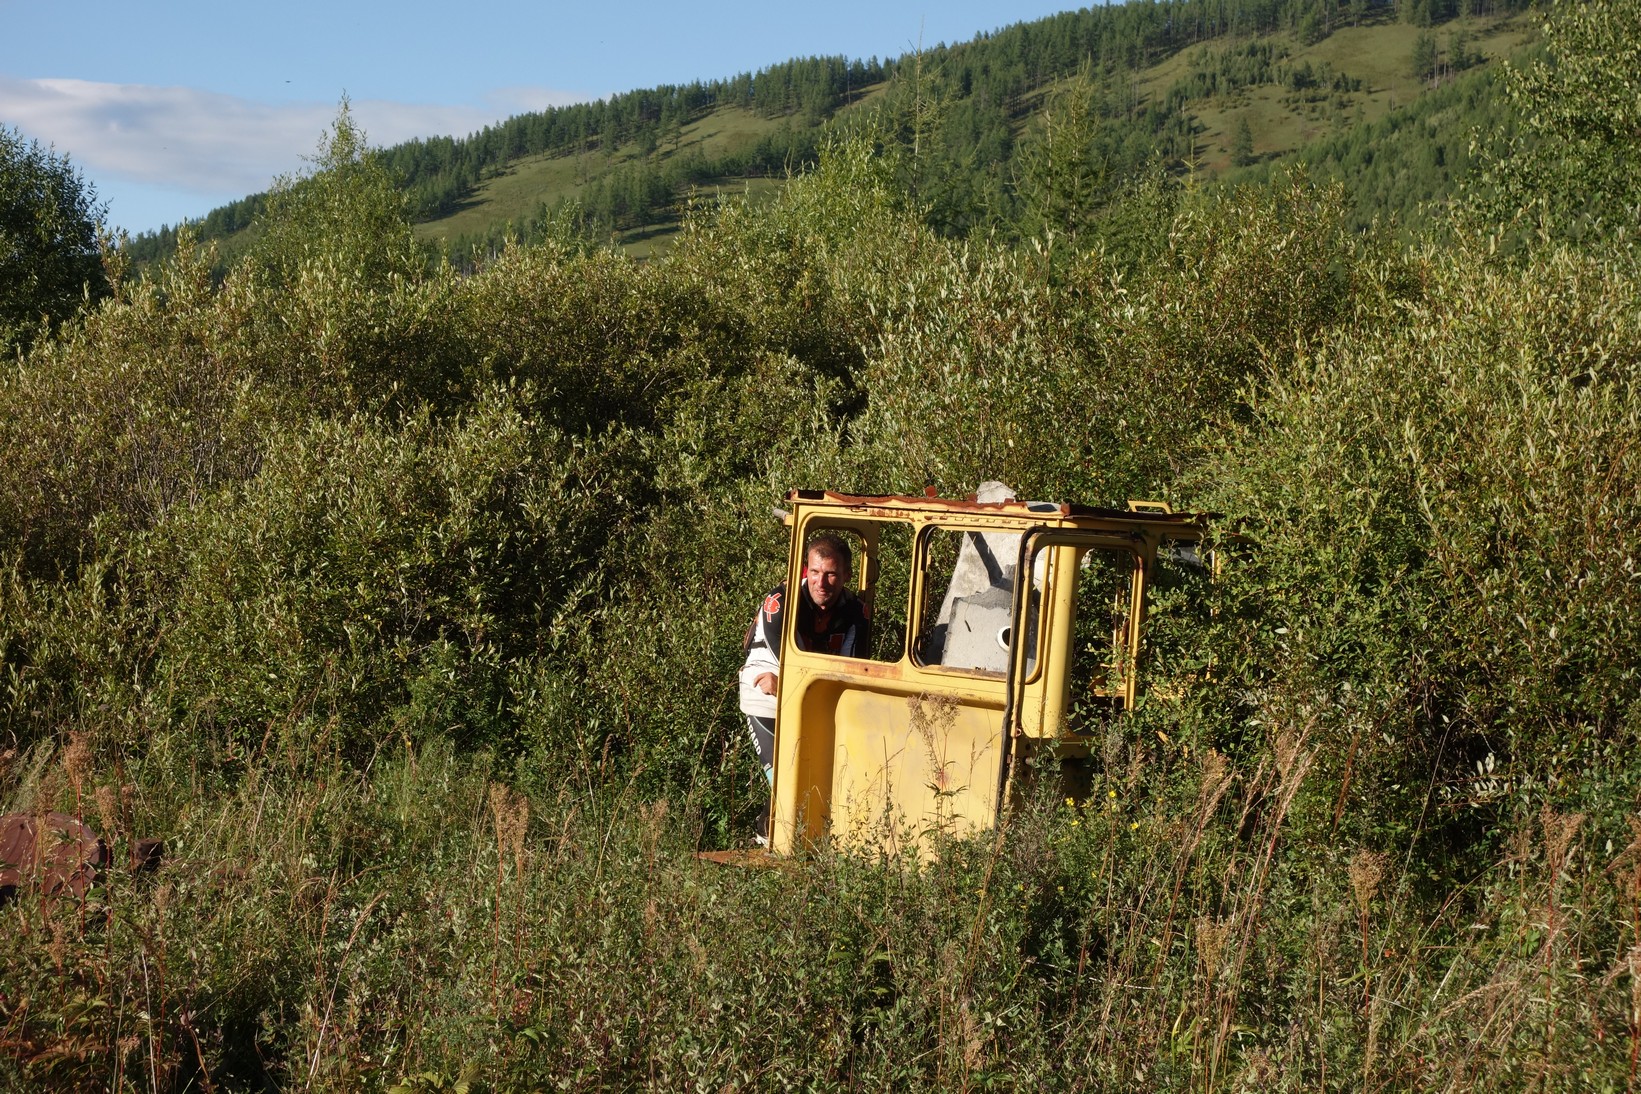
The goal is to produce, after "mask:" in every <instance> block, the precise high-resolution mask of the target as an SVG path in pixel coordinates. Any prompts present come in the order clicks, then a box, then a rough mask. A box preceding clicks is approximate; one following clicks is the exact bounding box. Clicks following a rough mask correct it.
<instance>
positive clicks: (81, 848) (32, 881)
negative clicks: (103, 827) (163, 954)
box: [0, 813, 108, 904]
mask: <svg viewBox="0 0 1641 1094" xmlns="http://www.w3.org/2000/svg"><path fill="white" fill-rule="evenodd" d="M107 865H108V847H107V845H106V844H104V843H103V841H102V838H101V837H100V836H98V835H97V833H95V832H93V831H92V830H91V829H90V827H88V826H87V825H86V824H85V823H84V822H83V821H81V820H79V819H78V818H76V817H72V816H70V815H69V814H67V813H46V814H43V815H36V814H34V813H7V814H6V815H4V816H0V904H4V903H6V902H7V901H9V900H11V899H12V898H13V897H15V896H16V895H17V892H18V890H19V889H20V888H22V887H24V886H27V885H37V886H39V888H40V890H41V892H42V893H44V894H45V895H46V896H47V897H56V896H61V895H63V894H64V893H72V894H74V896H75V897H84V896H85V894H86V891H87V890H88V889H90V888H91V886H92V885H94V884H95V883H96V881H97V878H98V876H99V875H101V873H102V871H103V868H104V867H106V866H107Z"/></svg>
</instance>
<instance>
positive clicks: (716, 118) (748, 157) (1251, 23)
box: [131, 0, 1529, 263]
mask: <svg viewBox="0 0 1641 1094" xmlns="http://www.w3.org/2000/svg"><path fill="white" fill-rule="evenodd" d="M1524 7H1525V4H1524V3H1520V2H1518V0H1510V2H1507V3H1502V4H1501V3H1493V2H1491V0H1488V2H1482V0H1466V2H1465V3H1442V2H1438V3H1430V2H1428V0H1418V2H1416V3H1415V2H1411V0H1409V2H1403V3H1398V4H1392V3H1388V2H1382V0H1372V2H1370V0H1346V2H1335V0H1229V2H1226V0H1180V2H1176V3H1164V4H1154V3H1132V4H1124V5H1120V6H1114V7H1093V8H1088V9H1084V10H1082V11H1076V12H1068V13H1065V14H1063V15H1059V16H1054V17H1052V18H1049V19H1044V20H1040V21H1037V22H1034V23H1022V24H1017V25H1014V26H1011V27H1008V28H1005V29H1003V30H1000V31H997V32H995V33H992V34H988V35H982V36H980V37H977V38H976V39H974V40H973V41H970V42H965V43H960V44H955V45H939V46H933V47H931V48H929V49H927V50H924V51H921V52H919V53H916V54H912V55H908V56H903V57H899V58H894V59H890V60H885V61H879V60H878V59H876V58H873V59H871V60H869V61H858V60H847V59H844V58H838V57H811V58H804V59H798V60H792V61H788V62H784V63H782V64H777V65H772V66H770V67H769V68H766V69H763V70H760V71H759V72H756V73H742V74H741V75H739V76H736V77H734V78H732V79H727V80H711V81H698V82H695V83H692V84H689V85H686V86H673V85H666V86H661V87H656V88H650V89H646V90H643V91H633V92H628V93H625V94H620V95H615V96H612V97H611V98H609V99H608V100H603V101H599V102H593V103H583V104H577V105H574V106H567V107H558V108H553V109H550V110H546V111H542V112H540V113H535V114H527V115H521V116H518V117H515V118H511V119H509V120H507V121H505V122H502V123H499V124H497V125H495V126H493V127H488V128H486V129H485V130H483V131H482V132H479V133H475V134H472V135H470V136H468V137H465V138H459V139H457V138H449V137H441V138H431V139H428V140H421V141H412V142H410V143H407V144H402V145H397V146H395V147H392V148H389V149H386V150H384V151H383V153H382V161H383V163H384V164H385V166H386V167H387V168H388V169H389V170H390V171H391V172H392V173H393V174H394V176H395V177H396V178H398V179H399V180H400V184H401V185H402V186H403V187H404V189H405V191H406V193H407V194H408V195H409V198H410V209H411V216H412V219H414V220H415V221H416V222H417V223H418V224H419V225H420V227H419V230H418V235H419V236H420V237H421V238H422V239H424V240H428V241H436V242H438V243H439V244H440V245H441V246H442V248H443V249H444V251H445V252H446V253H447V254H450V255H451V256H452V257H454V258H456V259H457V260H459V261H467V260H469V259H470V258H471V256H472V255H473V254H474V253H475V251H477V252H478V253H481V254H483V253H489V252H491V251H493V250H494V249H495V248H496V247H497V246H499V244H500V243H501V241H502V240H503V239H504V238H506V237H507V236H508V235H510V234H511V235H514V236H521V237H523V238H526V239H530V238H537V237H539V236H540V235H541V234H542V233H545V232H547V231H549V230H556V229H550V228H549V227H548V226H549V225H558V226H562V225H565V224H570V225H572V226H573V227H574V228H575V230H577V231H578V232H580V233H582V234H584V235H586V236H587V237H588V238H589V239H592V240H595V241H600V242H602V241H607V240H609V239H610V238H612V237H614V238H616V239H618V240H620V241H623V242H625V243H627V244H629V245H632V246H635V247H638V248H639V249H640V250H641V251H642V252H643V253H648V250H649V249H650V248H651V246H652V243H651V241H652V240H653V239H654V238H655V237H656V235H657V234H658V233H659V234H661V235H663V236H665V237H667V238H670V237H671V234H672V233H673V232H674V231H675V230H676V228H677V225H678V222H679V217H680V215H681V212H682V209H683V207H684V205H685V204H686V203H687V201H688V200H689V199H690V198H691V197H694V196H701V195H704V194H708V193H716V192H720V191H722V190H723V189H724V188H726V187H728V188H730V189H732V190H737V191H738V190H741V189H744V187H745V186H746V185H747V182H748V181H749V180H755V179H783V178H785V177H786V176H787V175H788V174H789V173H790V172H793V171H799V170H803V169H805V168H807V167H810V166H812V165H813V164H814V163H815V162H816V159H817V157H818V155H819V149H820V148H821V146H822V145H823V144H824V143H825V141H826V140H828V139H830V137H831V136H832V135H835V134H838V133H847V132H857V131H865V132H870V133H873V134H876V135H879V136H881V137H884V138H887V139H891V140H894V141H895V142H896V143H897V144H899V145H900V146H901V148H902V150H903V152H904V162H905V173H906V177H905V178H904V179H903V184H904V185H906V186H907V187H908V188H910V189H912V190H913V191H914V192H915V193H916V194H917V195H918V197H919V200H920V203H921V204H922V205H923V206H924V207H925V208H926V210H927V211H926V216H927V217H928V219H929V222H930V223H931V225H933V226H934V227H936V228H937V229H938V230H940V231H941V232H943V233H944V234H954V233H956V234H961V233H963V232H967V231H972V230H975V229H990V230H999V229H1000V230H1003V231H1005V232H1007V233H1009V234H1011V235H1015V236H1019V235H1023V234H1029V233H1030V232H1033V231H1041V230H1043V229H1044V228H1046V227H1057V228H1060V229H1071V230H1076V229H1077V228H1079V227H1082V226H1081V225H1076V224H1063V223H1057V222H1058V221H1063V220H1064V212H1065V211H1064V209H1062V208H1060V206H1062V205H1064V204H1065V203H1067V202H1070V203H1071V204H1073V205H1076V206H1077V207H1078V208H1081V209H1084V210H1088V211H1092V210H1097V209H1098V208H1100V207H1102V206H1105V205H1108V204H1110V203H1112V202H1114V201H1116V200H1117V199H1118V197H1119V195H1121V194H1123V193H1125V192H1126V190H1125V188H1126V187H1128V186H1130V185H1132V184H1133V183H1134V181H1135V180H1136V179H1137V178H1139V177H1141V176H1143V175H1144V173H1145V172H1146V171H1147V170H1150V169H1153V168H1160V169H1161V170H1165V171H1168V172H1171V173H1174V174H1182V173H1186V172H1191V173H1195V174H1197V175H1199V176H1200V177H1201V178H1203V179H1207V178H1211V177H1216V176H1220V175H1223V174H1226V173H1229V174H1230V176H1231V177H1232V178H1234V177H1236V172H1235V171H1234V170H1233V169H1236V168H1248V167H1251V166H1253V165H1256V164H1258V165H1263V166H1264V167H1265V168H1269V167H1270V166H1271V165H1286V164H1288V163H1290V162H1292V161H1294V160H1296V159H1302V160H1305V161H1317V162H1322V163H1325V164H1328V165H1330V166H1335V165H1336V166H1337V167H1338V169H1340V170H1342V171H1350V172H1351V173H1353V174H1356V173H1360V171H1361V169H1362V168H1363V166H1364V165H1363V162H1362V161H1363V159H1364V158H1366V159H1368V160H1370V161H1372V162H1373V163H1376V166H1375V167H1374V168H1373V171H1374V174H1375V175H1376V177H1377V178H1378V179H1382V180H1383V181H1382V182H1379V183H1378V184H1376V185H1368V186H1365V187H1361V188H1358V189H1357V190H1356V191H1355V200H1356V201H1357V203H1358V206H1359V212H1358V214H1357V217H1356V219H1357V220H1358V221H1359V222H1361V223H1366V222H1368V221H1369V220H1372V219H1374V218H1375V217H1377V218H1381V219H1383V218H1390V217H1394V218H1396V219H1398V220H1399V221H1400V222H1403V223H1405V224H1408V225H1410V226H1413V227H1418V226H1422V225H1423V224H1424V223H1425V210H1424V207H1423V206H1424V203H1427V202H1431V201H1437V200H1441V199H1444V198H1446V197H1447V196H1448V195H1449V194H1450V193H1451V192H1452V190H1453V185H1454V181H1455V180H1456V179H1457V178H1459V177H1460V176H1461V175H1462V174H1463V168H1464V166H1465V164H1466V162H1467V156H1468V148H1469V144H1470V142H1471V140H1472V138H1473V136H1474V135H1475V132H1476V131H1480V132H1482V133H1485V134H1493V133H1496V132H1497V131H1498V130H1499V128H1500V125H1501V124H1507V120H1508V117H1509V109H1508V106H1507V105H1506V104H1505V103H1503V102H1502V101H1501V98H1500V96H1499V95H1498V94H1497V92H1496V88H1495V85H1494V84H1493V82H1492V80H1491V78H1490V73H1491V68H1490V64H1491V63H1492V62H1495V61H1497V60H1498V59H1499V58H1500V57H1502V56H1504V55H1507V54H1508V53H1509V52H1511V51H1512V50H1514V49H1516V48H1518V47H1519V46H1520V45H1521V44H1522V43H1523V42H1524V41H1525V40H1526V37H1527V32H1528V30H1529V24H1528V23H1527V22H1526V21H1525V20H1524V19H1522V18H1520V17H1518V16H1517V12H1518V11H1520V10H1521V9H1523V8H1524ZM1455 84H1457V85H1458V87H1457V88H1456V89H1455V87H1454V85H1455ZM1450 89H1451V90H1450ZM1386 128H1389V129H1392V130H1393V131H1394V132H1395V134H1396V136H1395V138H1394V139H1393V140H1392V142H1391V143H1390V145H1389V146H1385V144H1384V136H1385V133H1384V130H1385V129H1386ZM1068 189H1069V191H1070V192H1063V191H1067V190H1068ZM264 201H265V196H264V195H255V196H252V197H248V198H246V199H245V200H243V201H240V202H236V203H234V204H232V205H228V206H225V207H223V208H220V209H216V210H213V211H212V212H211V213H209V214H208V215H207V216H205V217H204V218H203V220H202V221H201V222H200V223H199V224H197V225H195V232H196V235H197V236H198V237H199V238H200V239H202V240H205V241H222V242H223V243H224V245H225V251H224V253H225V254H226V255H228V256H229V257H230V258H231V257H232V256H234V255H237V254H238V253H239V251H240V250H241V249H242V248H243V247H244V246H245V245H246V243H247V242H248V240H246V239H244V238H241V237H242V235H243V233H244V232H245V231H246V230H247V229H249V228H250V227H251V226H252V224H253V222H254V221H255V218H256V216H257V215H258V214H259V212H260V211H261V209H262V207H263V203H264ZM174 240H175V232H174V231H173V230H171V229H164V230H162V231H160V232H158V233H154V234H151V235H145V236H141V237H139V238H138V239H136V240H134V241H133V242H132V245H131V251H132V254H133V256H134V257H135V258H136V260H137V261H138V262H140V263H146V262H149V261H152V260H153V259H154V258H155V257H157V256H159V255H162V254H166V253H169V251H170V248H171V247H172V246H173V245H174Z"/></svg>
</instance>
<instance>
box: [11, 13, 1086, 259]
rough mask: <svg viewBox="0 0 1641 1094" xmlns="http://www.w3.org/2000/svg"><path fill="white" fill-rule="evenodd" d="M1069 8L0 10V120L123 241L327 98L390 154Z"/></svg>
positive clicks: (300, 147)
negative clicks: (561, 108)
mask: <svg viewBox="0 0 1641 1094" xmlns="http://www.w3.org/2000/svg"><path fill="white" fill-rule="evenodd" d="M1078 6H1079V5H1077V4H1076V3H1074V2H1065V0H1061V2H1058V3H1056V2H1054V0H989V2H988V0H940V2H939V3H938V4H937V3H934V2H933V0H921V2H907V0H831V2H829V3H824V4H823V3H814V4H802V5H800V4H791V3H788V2H786V0H772V2H770V3H765V4H762V5H758V4H737V5H711V4H709V5H701V4H682V3H677V2H676V0H674V2H671V3H657V2H654V0H628V2H626V3H612V2H609V0H582V2H581V3H576V4H568V3H561V2H552V0H548V2H541V3H533V4H532V3H524V2H515V0H470V2H468V3H465V4H462V3H444V4H436V5H435V4H430V3H426V2H424V0H400V2H398V3H392V4H389V3H382V2H379V0H373V2H364V0H360V2H350V0H332V2H329V3H324V2H319V0H285V2H283V3H280V4H274V5H266V6H264V5H248V4H235V3H223V2H222V0H213V2H211V3H205V2H202V0H156V2H153V3H135V2H133V0H78V2H74V3H65V2H63V0H0V125H9V126H14V127H16V128H17V129H19V130H21V131H22V132H23V134H24V135H25V136H29V137H33V138H35V139H37V140H39V141H40V142H41V143H42V144H48V145H52V146H54V147H55V148H56V150H57V151H58V152H61V153H67V154H68V156H69V158H70V159H71V160H72V161H73V162H74V164H75V165H76V166H77V167H79V168H80V170H81V172H82V173H83V174H84V175H85V177H86V178H88V179H89V180H90V181H91V182H92V183H93V184H94V185H95V186H96V189H97V194H98V196H99V197H100V198H101V199H102V200H103V201H104V202H106V203H107V205H108V220H109V222H110V223H111V224H113V225H116V226H118V227H123V228H125V229H127V230H129V231H131V232H138V231H143V230H151V229H154V228H158V227H159V226H160V225H161V224H176V223H177V222H179V221H180V220H182V219H183V218H185V217H198V216H203V215H204V214H205V213H207V212H209V211H210V210H211V209H213V208H215V207H216V206H218V205H222V204H224V203H226V202H229V201H232V200H234V199H236V198H240V197H244V196H245V195H246V194H250V193H255V192H257V191H259V190H265V189H267V188H268V185H269V184H270V182H272V180H273V179H274V178H275V177H276V176H278V175H281V174H289V173H293V172H298V171H300V170H302V169H303V167H304V163H305V157H308V156H311V155H312V154H313V152H314V150H315V149H316V148H317V147H318V144H319V141H320V138H321V137H322V135H323V134H324V132H325V129H326V127H327V126H328V125H329V123H330V121H331V119H332V118H333V117H334V115H335V113H336V107H337V104H338V103H339V102H340V101H341V99H342V96H343V95H344V94H346V95H347V96H348V97H349V99H350V100H351V101H352V103H353V111H354V116H355V118H356V120H357V121H358V122H359V124H360V125H361V126H362V127H363V128H364V130H365V132H366V135H367V137H368V138H369V140H370V141H371V143H372V144H376V145H391V144H396V143H398V142H400V141H403V140H407V139H409V138H411V137H427V136H435V135H439V134H453V135H457V136H462V135H466V134H467V133H470V132H473V131H474V130H476V129H479V128H482V127H483V126H484V125H486V124H489V123H491V122H495V121H500V120H501V119H503V118H507V117H509V116H511V115H514V114H518V113H522V112H525V111H529V110H539V109H542V108H543V107H547V106H552V105H558V104H564V103H571V102H578V101H585V100H589V99H596V98H600V97H602V96H605V95H609V94H613V93H616V92H621V91H630V90H633V89H636V88H642V87H652V86H654V85H656V84H663V83H686V82H688V81H690V80H695V79H703V80H709V79H715V78H719V77H727V76H733V75H735V74H737V73H739V72H751V71H756V70H757V69H759V68H762V67H764V66H765V65H769V64H773V63H775V62H778V61H783V60H787V59H789V58H792V57H803V56H812V55H828V54H842V55H845V56H849V57H858V58H867V57H873V56H876V57H894V56H898V55H900V54H902V53H906V52H909V51H911V50H912V49H914V48H915V47H916V46H917V45H918V44H919V42H921V43H922V44H923V45H925V46H933V45H937V44H940V43H942V42H946V43H951V42H959V41H966V40H968V39H969V38H972V37H974V35H976V34H978V33H981V32H984V31H990V30H995V29H997V28H999V27H1004V26H1008V25H1010V24H1012V23H1018V22H1022V21H1026V20H1032V19H1038V18H1041V17H1043V16H1045V15H1049V14H1052V13H1054V12H1057V11H1067V10H1074V9H1075V8H1076V7H1078Z"/></svg>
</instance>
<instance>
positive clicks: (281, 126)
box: [0, 76, 585, 198]
mask: <svg viewBox="0 0 1641 1094" xmlns="http://www.w3.org/2000/svg"><path fill="white" fill-rule="evenodd" d="M339 98H340V97H339ZM492 99H493V105H492V106H491V107H489V108H487V109H480V108H477V107H468V106H435V105H427V104H417V103H399V102H386V101H382V100H368V99H367V100H356V101H354V102H353V116H354V119H355V121H356V122H357V123H358V124H359V126H360V128H362V129H363V130H364V131H365V136H366V137H367V139H368V140H369V141H370V143H371V144H373V145H377V146H386V145H392V144H397V143H399V142H401V141H406V140H410V139H412V138H414V137H431V136H438V135H453V136H465V135H466V134H468V133H471V132H473V131H475V130H478V129H481V128H483V127H484V126H486V125H490V124H493V123H495V122H497V121H499V120H501V117H502V116H505V115H506V114H511V113H518V112H520V111H523V110H539V109H542V108H543V107H545V106H553V105H561V104H564V103H568V102H575V101H578V100H582V99H585V96H573V95H569V94H566V93H564V92H555V91H551V90H548V89H546V88H508V89H505V90H502V91H498V92H495V93H494V94H493V96H492ZM337 105H338V104H337V103H334V102H332V103H319V102H295V103H265V102H256V101H253V100H250V99H244V98H239V97H237V96H233V95H223V94H218V93H215V92H210V91H199V90H196V89H193V88H186V87H154V86H149V85H145V84H109V83H96V82H93V81H90V80H58V79H44V80H40V79H18V78H15V77H8V76H0V120H3V121H4V122H5V123H6V124H10V125H15V126H16V127H17V128H18V129H19V130H21V131H22V132H23V133H24V134H25V135H26V136H29V137H32V138H34V139H36V140H39V141H40V142H41V143H43V144H50V145H53V146H55V148H56V149H57V151H58V152H62V153H67V154H68V155H69V157H70V158H71V159H72V160H73V161H74V163H75V165H76V166H78V167H81V168H82V169H84V170H85V171H87V172H88V173H89V174H92V175H94V176H96V177H97V178H98V179H99V180H101V185H102V187H103V188H104V189H107V186H106V183H107V181H110V180H118V181H120V182H127V183H134V184H139V185H142V186H147V187H163V188H166V189H169V190H173V191H178V192H191V193H195V194H199V195H205V196H210V197H213V198H215V197H216V196H217V195H221V194H224V193H227V194H234V195H238V196H243V195H245V194H250V193H255V192H257V191H261V190H266V189H267V188H268V186H269V184H270V183H271V182H272V181H273V180H274V178H275V177H276V176H278V175H281V174H290V173H294V172H298V171H301V170H302V169H303V167H304V166H305V162H306V161H305V158H306V157H310V156H312V155H313V153H314V151H315V150H316V149H317V148H318V147H319V144H320V141H321V139H322V138H323V137H324V135H325V132H326V131H327V130H328V129H329V127H330V124H331V122H332V120H334V118H335V116H336V109H337ZM498 109H499V110H501V111H502V112H503V113H502V115H501V116H497V115H496V114H494V113H492V111H495V110H498Z"/></svg>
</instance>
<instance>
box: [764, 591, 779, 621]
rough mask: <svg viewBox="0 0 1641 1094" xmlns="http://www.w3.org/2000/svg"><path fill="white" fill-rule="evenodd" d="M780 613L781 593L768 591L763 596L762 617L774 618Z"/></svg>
mask: <svg viewBox="0 0 1641 1094" xmlns="http://www.w3.org/2000/svg"><path fill="white" fill-rule="evenodd" d="M780 614H781V594H780V593H770V594H769V595H768V596H766V597H764V618H765V619H774V618H775V617H776V616H777V615H780Z"/></svg>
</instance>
